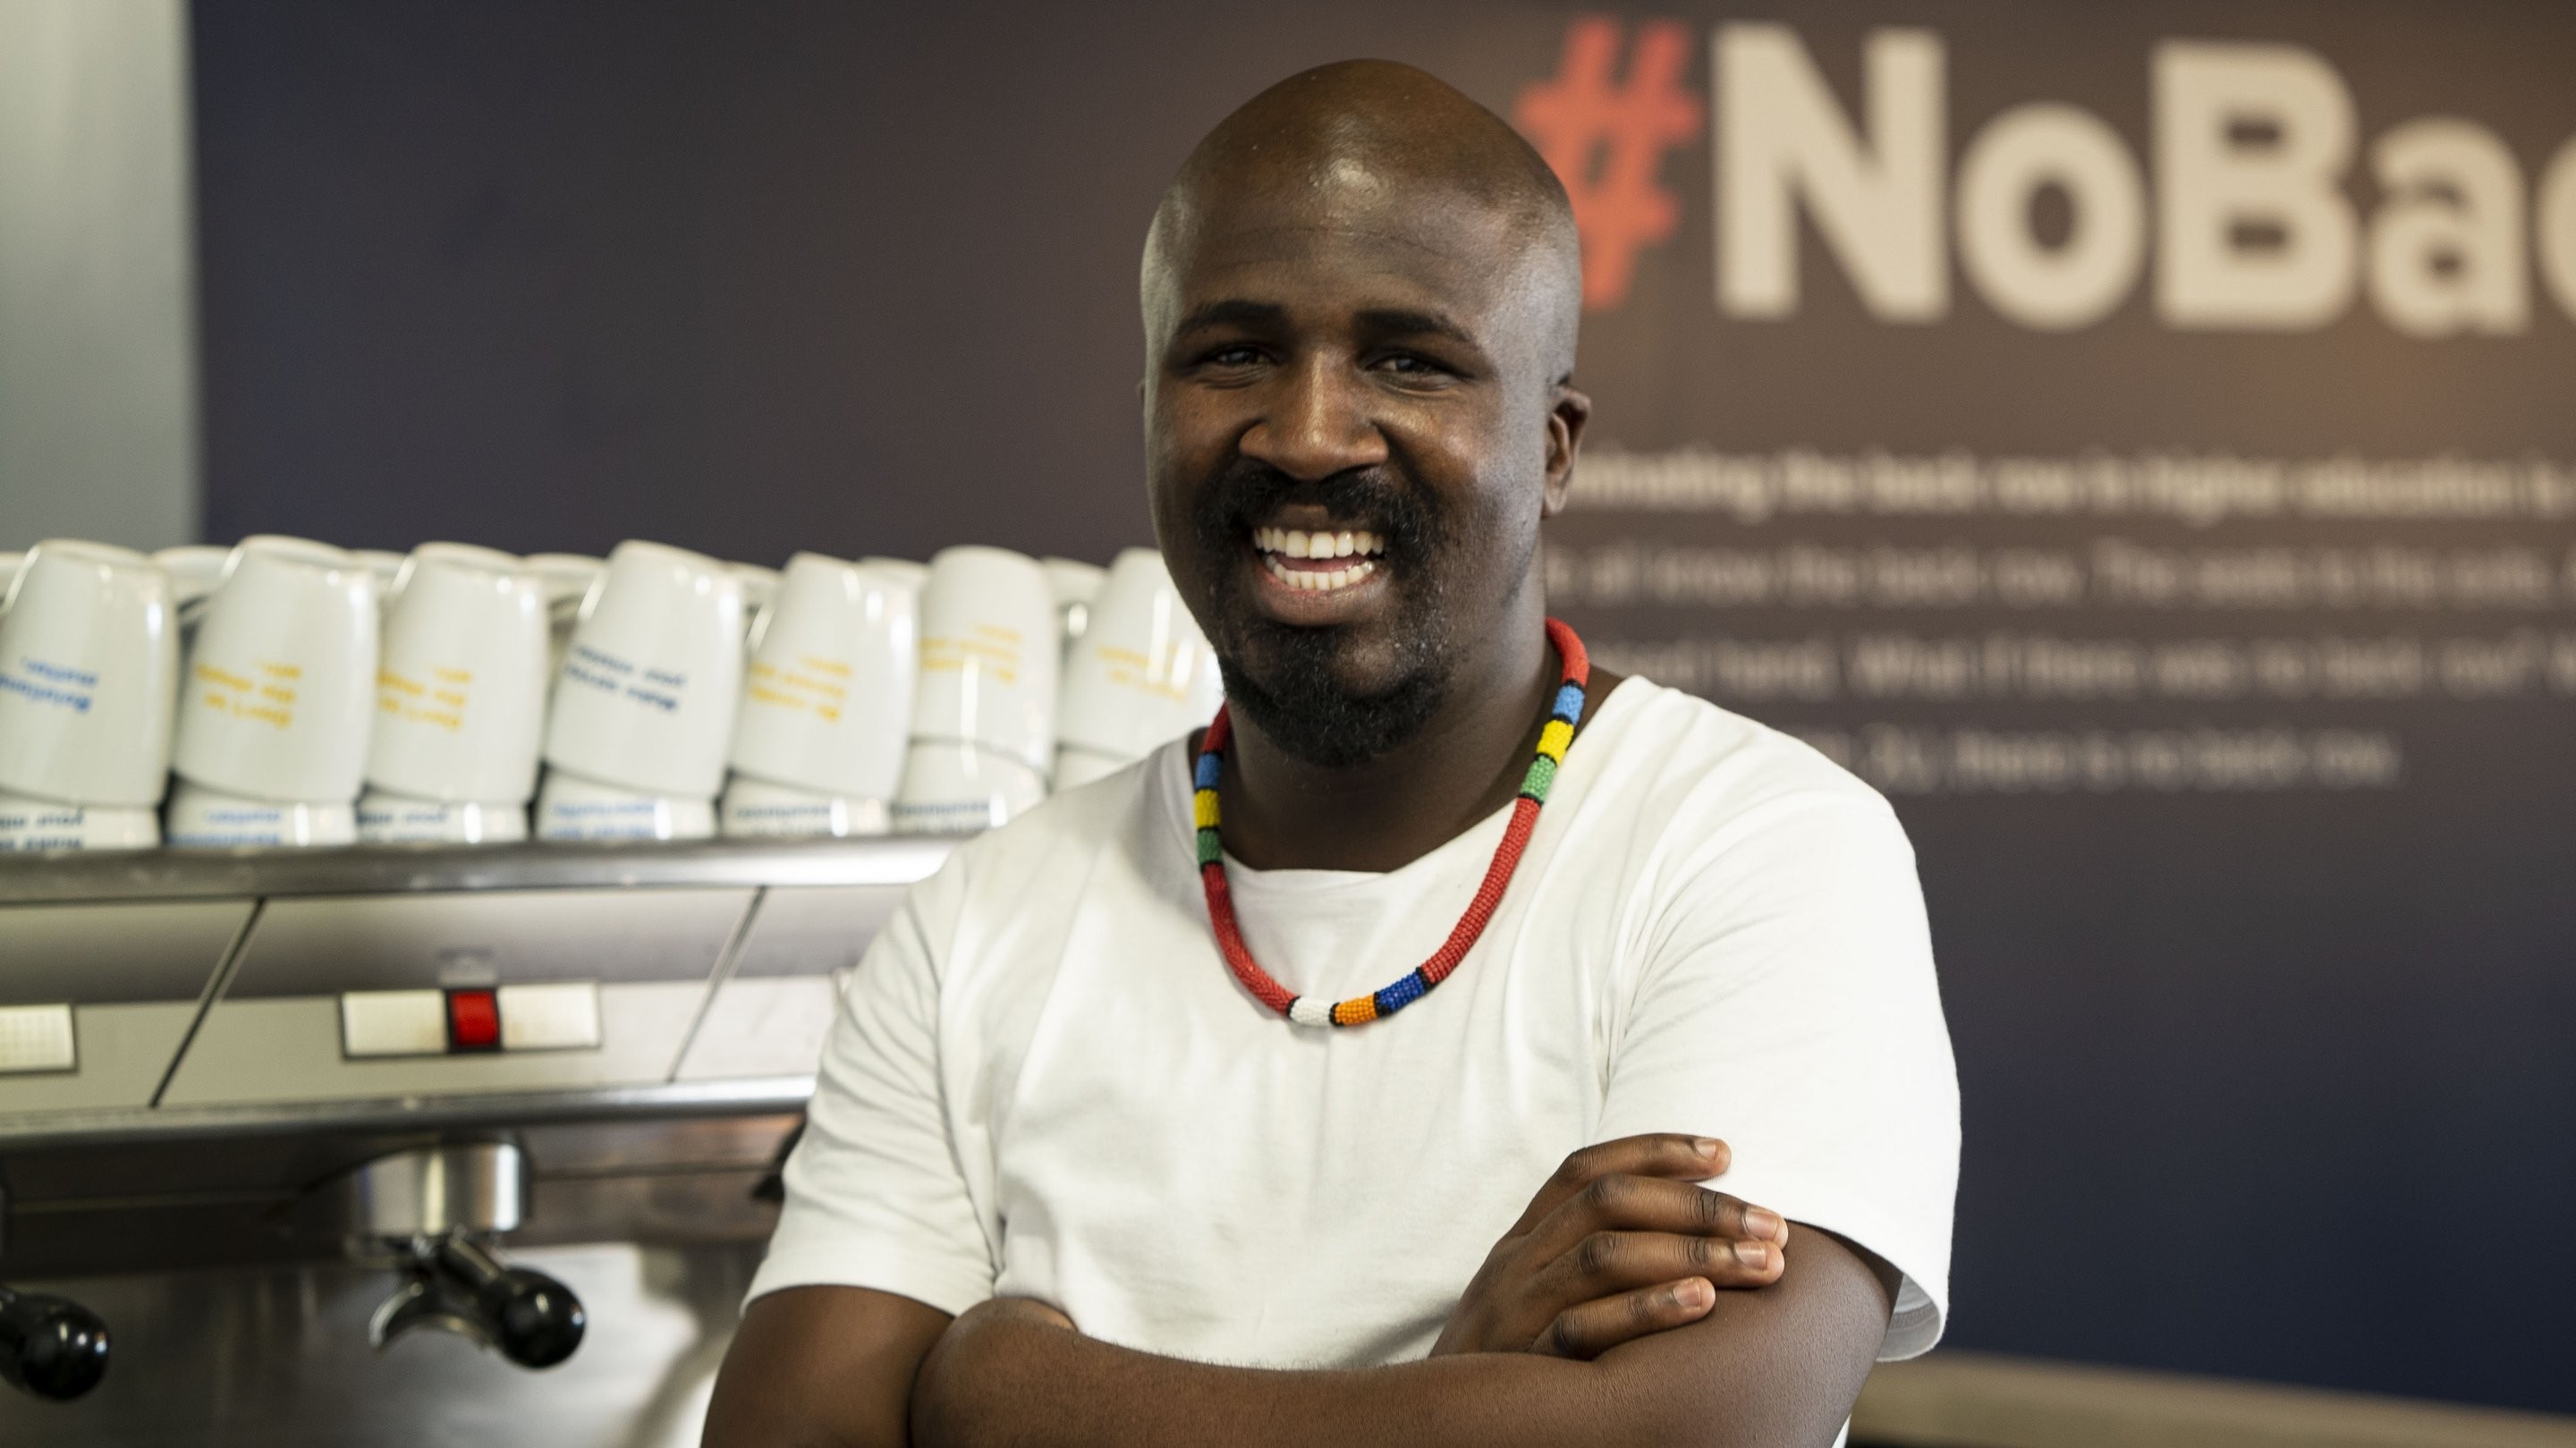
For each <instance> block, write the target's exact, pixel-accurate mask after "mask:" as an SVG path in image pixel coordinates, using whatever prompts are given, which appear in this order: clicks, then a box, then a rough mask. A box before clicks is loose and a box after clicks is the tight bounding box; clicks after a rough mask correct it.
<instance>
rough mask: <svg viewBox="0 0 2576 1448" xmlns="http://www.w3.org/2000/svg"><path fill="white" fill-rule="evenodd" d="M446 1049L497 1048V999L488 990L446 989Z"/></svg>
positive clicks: (498, 1030) (478, 1049)
mask: <svg viewBox="0 0 2576 1448" xmlns="http://www.w3.org/2000/svg"><path fill="white" fill-rule="evenodd" d="M447 1049H449V1050H451V1051H497V1050H499V1049H501V1002H500V1000H499V999H498V998H497V997H495V996H494V995H493V993H492V992H490V991H488V990H452V991H449V992H448V993H447Z"/></svg>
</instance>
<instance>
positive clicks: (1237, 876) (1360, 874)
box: [1163, 674, 1645, 893]
mask: <svg viewBox="0 0 2576 1448" xmlns="http://www.w3.org/2000/svg"><path fill="white" fill-rule="evenodd" d="M1644 682H1645V681H1644V680H1643V679H1641V678H1639V677H1638V676H1637V675H1635V674H1630V675H1627V676H1626V677H1624V678H1622V679H1620V680H1619V682H1618V683H1617V684H1615V685H1613V686H1612V687H1611V690H1610V692H1609V693H1608V694H1605V695H1603V696H1602V697H1601V698H1600V699H1599V700H1598V701H1597V702H1594V703H1592V704H1591V705H1590V706H1589V709H1590V715H1591V718H1590V722H1588V723H1586V724H1585V725H1584V727H1583V729H1582V731H1581V732H1579V733H1577V734H1576V735H1575V736H1574V742H1573V743H1572V744H1571V745H1569V746H1567V748H1566V751H1565V762H1564V763H1563V764H1562V765H1560V766H1558V768H1557V772H1556V783H1555V785H1554V786H1553V787H1552V788H1551V790H1550V797H1551V798H1555V797H1558V796H1559V795H1560V794H1561V793H1564V792H1570V790H1569V784H1568V778H1567V776H1568V775H1569V774H1571V775H1573V776H1574V779H1575V781H1576V782H1577V783H1578V784H1579V781H1580V780H1581V778H1582V777H1583V776H1584V775H1585V774H1587V773H1588V772H1589V768H1588V767H1589V765H1590V763H1591V759H1592V756H1593V754H1594V752H1595V751H1593V750H1589V749H1586V748H1584V741H1586V740H1588V739H1590V738H1591V737H1592V736H1593V735H1595V734H1597V733H1599V732H1600V731H1601V729H1602V727H1603V726H1604V725H1605V724H1607V723H1608V722H1609V721H1610V716H1611V714H1612V712H1613V711H1614V710H1616V711H1617V712H1619V713H1622V714H1624V713H1626V712H1627V710H1628V707H1629V706H1628V705H1626V704H1623V703H1620V702H1619V700H1620V699H1621V698H1622V697H1624V696H1627V695H1631V694H1635V693H1638V692H1640V691H1639V690H1635V689H1631V688H1630V687H1629V686H1630V685H1632V684H1643V683H1644ZM1190 738H1191V736H1188V735H1184V736H1182V738H1181V739H1180V741H1179V742H1177V743H1175V744H1173V745H1171V746H1169V748H1170V749H1171V751H1172V755H1173V759H1172V763H1171V765H1170V766H1169V767H1168V768H1167V769H1166V770H1165V771H1164V773H1163V780H1164V786H1165V790H1166V792H1167V793H1172V794H1175V795H1177V797H1178V798H1179V799H1180V801H1181V802H1182V805H1183V807H1182V808H1181V809H1179V810H1177V811H1175V810H1171V809H1169V808H1166V809H1165V810H1164V811H1163V813H1164V817H1165V818H1167V819H1169V820H1170V821H1171V822H1172V830H1173V838H1174V839H1175V840H1176V841H1177V842H1178V843H1179V845H1180V847H1181V849H1182V850H1183V851H1185V852H1188V853H1190V854H1191V855H1192V856H1193V857H1195V853H1196V844H1197V840H1196V833H1197V832H1196V830H1194V829H1193V828H1192V827H1191V825H1190V824H1189V815H1190V811H1189V809H1188V808H1187V804H1188V801H1189V798H1190V796H1191V795H1192V794H1194V793H1195V792H1196V791H1195V790H1194V789H1193V788H1192V786H1191V771H1192V768H1193V766H1194V764H1195V763H1196V760H1197V754H1196V751H1194V750H1193V749H1191V747H1190ZM1511 813H1512V807H1511V805H1510V803H1509V802H1506V803H1504V804H1503V805H1502V806H1501V807H1500V808H1498V809H1496V810H1494V811H1493V812H1492V813H1490V814H1487V815H1485V816H1483V817H1482V818H1480V819H1478V820H1477V821H1476V822H1475V823H1473V824H1471V825H1469V826H1467V827H1466V828H1465V829H1462V830H1460V831H1459V832H1458V833H1456V834H1454V835H1451V836H1450V837H1449V838H1448V839H1445V840H1443V841H1441V842H1440V843H1439V844H1437V845H1434V846H1432V847H1431V848H1430V849H1428V850H1426V851H1424V852H1423V853H1421V854H1419V855H1416V856H1415V857H1413V858H1412V859H1410V860H1407V861H1405V862H1404V863H1403V864H1401V865H1398V866H1396V867H1395V868H1394V869H1392V870H1308V869H1289V870H1256V869H1254V868H1253V867H1251V866H1249V865H1246V864H1244V863H1243V862H1242V861H1241V860H1238V859H1236V858H1235V857H1234V856H1233V855H1232V854H1231V853H1228V854H1227V855H1226V857H1225V872H1226V878H1227V879H1228V880H1229V881H1231V882H1233V883H1235V884H1236V885H1238V886H1241V885H1246V884H1249V885H1251V886H1253V887H1254V888H1257V889H1262V890H1264V891H1269V892H1279V891H1285V892H1291V893H1303V892H1309V891H1320V890H1332V889H1351V888H1358V887H1366V886H1372V885H1379V884H1384V883H1388V882H1393V881H1399V880H1401V879H1403V878H1404V877H1405V876H1406V875H1408V874H1412V873H1415V872H1417V871H1422V870H1437V869H1439V868H1441V866H1442V863H1443V859H1444V857H1445V856H1447V855H1449V854H1451V853H1453V852H1456V851H1461V850H1467V849H1470V848H1472V847H1473V846H1475V845H1477V844H1481V845H1482V846H1483V848H1484V849H1486V850H1491V849H1492V848H1493V846H1494V844H1495V843H1496V842H1497V840H1489V839H1485V838H1484V837H1485V836H1487V835H1492V836H1495V837H1497V839H1498V838H1499V836H1500V835H1501V834H1502V831H1503V828H1504V825H1505V822H1506V821H1508V820H1509V819H1510V817H1511ZM1193 873H1195V869H1194V870H1193Z"/></svg>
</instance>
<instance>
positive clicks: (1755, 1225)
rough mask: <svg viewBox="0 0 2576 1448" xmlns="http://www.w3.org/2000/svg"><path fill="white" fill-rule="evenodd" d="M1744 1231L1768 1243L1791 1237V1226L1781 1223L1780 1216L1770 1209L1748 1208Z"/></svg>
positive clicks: (1746, 1209)
mask: <svg viewBox="0 0 2576 1448" xmlns="http://www.w3.org/2000/svg"><path fill="white" fill-rule="evenodd" d="M1744 1230H1746V1231H1748V1232H1751V1233H1752V1234H1753V1235H1754V1236H1757V1237H1759V1238H1761V1239H1762V1240H1764V1241H1766V1242H1776V1241H1778V1240H1780V1239H1781V1238H1783V1237H1786V1236H1787V1235H1789V1224H1788V1223H1786V1222H1783V1221H1781V1220H1780V1214H1779V1213H1778V1212H1775V1211H1773V1210H1771V1209H1770V1208H1769V1207H1746V1208H1745V1209H1744Z"/></svg>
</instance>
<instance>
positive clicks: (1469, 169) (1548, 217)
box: [1142, 60, 1583, 382]
mask: <svg viewBox="0 0 2576 1448" xmlns="http://www.w3.org/2000/svg"><path fill="white" fill-rule="evenodd" d="M1404 219H1415V220H1419V221H1422V222H1427V223H1429V224H1430V225H1431V226H1433V227H1435V228H1439V229H1444V230H1449V231H1451V232H1453V234H1454V233H1457V232H1458V230H1459V228H1462V227H1463V228H1464V229H1465V231H1466V232H1467V233H1483V235H1477V236H1473V237H1472V239H1474V240H1479V241H1485V242H1488V243H1489V244H1490V248H1491V249H1492V250H1493V251H1495V252H1496V253H1497V255H1496V257H1495V260H1497V261H1498V262H1500V263H1502V264H1504V265H1506V266H1508V267H1510V268H1511V270H1512V272H1513V273H1514V276H1513V277H1512V282H1513V285H1514V289H1515V290H1516V291H1518V292H1520V293H1521V296H1520V297H1519V298H1518V300H1519V301H1520V302H1522V303H1523V306H1522V307H1521V309H1520V310H1522V311H1523V313H1524V317H1525V320H1526V322H1527V323H1528V324H1529V326H1530V327H1531V329H1532V333H1531V335H1530V336H1528V337H1526V338H1525V339H1522V340H1524V341H1525V342H1526V344H1527V345H1528V346H1529V347H1530V349H1531V351H1532V353H1533V354H1534V355H1535V358H1536V359H1537V360H1538V361H1539V363H1540V366H1541V367H1542V369H1543V370H1544V371H1545V372H1546V374H1547V377H1548V380H1549V381H1551V382H1562V381H1563V380H1564V379H1565V378H1566V376H1567V375H1568V374H1570V373H1571V372H1572V371H1573V368H1574V352H1575V329H1576V324H1577V321H1578V318H1579V316H1580V313H1581V302H1582V291H1583V275H1582V254H1581V249H1580V246H1579V244H1578V242H1577V239H1576V235H1575V229H1574V212H1573V209H1572V208H1571V207H1570V206H1569V205H1568V204H1567V201H1566V195H1565V187H1564V186H1563V184H1562V183H1560V182H1559V181H1558V180H1557V178H1556V173H1555V172H1554V171H1552V170H1550V169H1549V168H1548V164H1547V162H1546V161H1545V160H1543V159H1542V158H1541V157H1540V156H1539V154H1538V152H1537V151H1536V150H1535V149H1533V148H1532V147H1531V146H1530V144H1529V142H1527V141H1525V140H1523V139H1522V138H1521V135H1520V133H1519V132H1517V131H1515V130H1513V129H1512V128H1511V127H1510V126H1509V125H1507V124H1506V123H1505V122H1504V121H1503V119H1502V118H1501V117H1500V116H1497V115H1495V114H1494V113H1493V112H1492V111H1489V110H1487V109H1485V108H1484V107H1483V106H1480V105H1478V104H1476V103H1475V102H1474V101H1472V100H1469V99H1468V98H1467V97H1466V96H1464V95H1462V94H1460V93H1459V92H1458V91H1457V90H1456V89H1455V88H1453V87H1451V86H1450V85H1449V84H1448V83H1446V82H1444V81H1442V80H1440V79H1439V78H1438V77H1436V76H1433V75H1431V74H1430V73H1429V72H1427V71H1422V70H1417V69H1415V68H1414V67H1412V66H1409V65H1399V64H1397V63H1395V62H1393V61H1384V60H1347V61H1340V62H1336V63H1334V64H1332V65H1325V66H1318V67H1316V68H1315V69H1313V70H1309V71H1303V72H1300V73H1299V74H1296V75H1293V76H1290V77H1289V78H1288V79H1286V80H1283V81H1281V82H1279V83H1278V84H1277V85H1274V86H1272V87H1270V88H1269V89H1268V90H1265V91H1263V92H1262V93H1261V94H1259V95H1257V96H1254V97H1253V98H1252V99H1251V100H1249V101H1247V102H1245V103H1244V104H1243V106H1242V107H1241V108H1239V109H1237V110H1236V111H1235V112H1234V114H1232V115H1230V116H1227V117H1226V118H1225V119H1224V120H1223V121H1221V122H1219V123H1218V124H1217V127H1216V129H1215V130H1213V131H1210V132H1209V133H1208V134H1207V136H1206V137H1205V138H1204V139H1203V140H1201V141H1200V142H1199V144H1198V146H1197V148H1196V149H1195V150H1193V151H1191V153H1190V156H1189V159H1188V160H1186V161H1184V162H1183V163H1182V165H1181V170H1180V174H1179V175H1177V176H1175V177H1174V178H1173V180H1172V184H1171V185H1170V187H1169V188H1167V189H1166V190H1165V191H1164V193H1163V199H1162V204H1161V205H1160V206H1159V207H1157V208H1156V209H1155V212H1154V223H1153V227H1152V229H1151V230H1150V231H1149V232H1148V234H1147V237H1146V243H1145V264H1144V275H1143V278H1142V283H1143V288H1142V290H1143V298H1142V300H1143V302H1144V309H1145V324H1146V333H1147V339H1148V346H1152V345H1155V341H1154V339H1155V337H1156V336H1157V334H1158V329H1157V327H1156V320H1157V303H1158V300H1165V301H1167V300H1168V298H1169V293H1170V287H1169V283H1170V281H1171V273H1172V271H1173V270H1174V269H1175V268H1176V267H1178V266H1181V265H1184V264H1185V263H1186V259H1187V257H1188V255H1189V254H1190V253H1191V252H1192V251H1193V250H1194V249H1195V248H1196V246H1197V244H1198V243H1199V242H1201V241H1202V240H1204V239H1205V238H1206V237H1207V236H1208V235H1209V234H1210V233H1211V232H1214V231H1223V230H1226V229H1229V228H1231V227H1234V226H1237V225H1240V224H1242V223H1244V222H1247V221H1248V222H1250V223H1252V224H1255V225H1261V224H1270V225H1279V224H1286V225H1292V226H1293V225H1300V224H1302V225H1309V226H1315V227H1334V226H1357V227H1368V228H1372V229H1383V228H1384V227H1385V225H1386V223H1388V222H1390V221H1401V220H1404ZM1468 239H1471V238H1470V236H1469V235H1461V240H1468ZM1158 283H1160V284H1161V286H1160V287H1159V290H1161V291H1162V292H1163V294H1164V295H1163V297H1162V298H1160V299H1158V296H1157V292H1158ZM1164 320H1165V322H1166V323H1167V324H1168V322H1169V321H1170V320H1171V319H1170V318H1169V317H1166V318H1165V319H1164Z"/></svg>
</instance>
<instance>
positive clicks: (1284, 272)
mask: <svg viewBox="0 0 2576 1448" xmlns="http://www.w3.org/2000/svg"><path fill="white" fill-rule="evenodd" d="M1372 181H1373V182H1376V183H1377V184H1369V185H1359V186H1349V187H1336V188H1334V189H1333V190H1331V191H1329V192H1327V191H1322V190H1310V191H1307V192H1304V193H1302V194H1300V193H1296V192H1287V193H1282V192H1278V191H1268V192H1266V193H1254V194H1250V195H1237V196H1228V197H1223V198H1209V201H1210V202H1211V203H1213V204H1203V205H1199V206H1194V207H1192V208H1191V211H1192V214H1190V215H1189V216H1188V217H1187V218H1186V219H1185V224H1184V225H1182V226H1179V227H1176V228H1174V233H1173V234H1172V235H1171V236H1170V237H1169V238H1168V242H1169V245H1168V247H1167V249H1166V250H1165V252H1164V255H1163V256H1162V258H1161V261H1162V266H1161V267H1160V268H1159V270H1160V272H1161V275H1160V277H1159V278H1158V279H1157V280H1158V281H1159V282H1160V283H1161V285H1162V288H1164V289H1166V297H1165V300H1166V302H1167V304H1169V305H1172V306H1173V307H1175V309H1176V312H1175V315H1174V316H1173V318H1172V320H1173V322H1174V323H1175V324H1177V323H1178V321H1179V320H1180V319H1181V317H1183V316H1186V315H1187V314H1188V313H1189V312H1190V311H1192V310H1193V309H1196V308H1200V307H1203V306H1205V305H1208V304H1209V303H1211V302H1213V301H1216V300H1220V299H1223V298H1232V297H1242V298H1248V299H1255V300H1267V301H1271V302H1276V303H1279V304H1281V305H1285V306H1292V307H1302V308H1311V307H1316V306H1319V305H1326V306H1332V307H1334V308H1336V309H1339V310H1351V311H1357V310H1366V309H1377V308H1405V309H1414V310H1420V309H1424V308H1426V307H1429V308H1437V309H1439V310H1443V311H1448V312H1454V313H1458V314H1460V315H1461V316H1462V317H1464V316H1478V315H1482V314H1484V313H1486V312H1489V311H1491V310H1492V309H1493V308H1494V307H1496V306H1497V305H1499V304H1502V303H1504V302H1506V301H1508V300H1509V299H1510V298H1511V296H1512V295H1513V294H1514V293H1515V292H1516V291H1517V290H1519V287H1518V285H1517V283H1519V282H1520V280H1521V278H1520V277H1519V273H1521V272H1523V271H1524V270H1526V268H1527V265H1528V261H1529V258H1528V257H1527V255H1526V253H1527V251H1528V248H1527V246H1526V245H1525V243H1524V239H1523V237H1522V236H1521V235H1519V232H1518V228H1516V227H1515V225H1514V224H1513V219H1512V218H1511V217H1510V216H1508V215H1506V214H1504V213H1503V212H1502V211H1501V209H1500V208H1497V207H1494V206H1491V205H1489V204H1486V203H1485V202H1483V201H1481V200H1480V199H1478V198H1476V197H1474V196H1471V195H1469V194H1467V193H1465V192H1463V191H1459V190H1456V189H1453V188H1447V187H1436V186H1422V187H1400V186H1393V185H1387V184H1383V178H1372Z"/></svg>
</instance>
